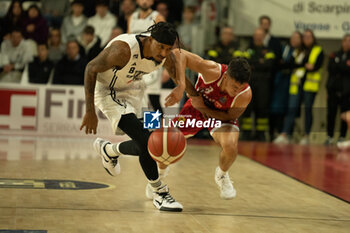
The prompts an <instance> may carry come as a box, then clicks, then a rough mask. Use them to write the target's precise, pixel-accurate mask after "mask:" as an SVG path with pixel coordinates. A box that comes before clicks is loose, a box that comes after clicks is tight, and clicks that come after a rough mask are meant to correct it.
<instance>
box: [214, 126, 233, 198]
mask: <svg viewBox="0 0 350 233" xmlns="http://www.w3.org/2000/svg"><path fill="white" fill-rule="evenodd" d="M211 133H212V137H213V139H214V141H215V142H216V143H218V144H219V145H220V146H221V149H222V150H221V152H220V157H219V166H218V167H217V168H216V171H215V182H216V183H217V185H218V186H219V189H220V192H221V193H220V197H221V198H223V199H232V198H234V197H235V196H236V190H235V189H234V187H233V185H232V181H231V180H230V177H229V174H228V170H229V168H230V167H231V166H232V164H233V162H234V161H235V160H236V158H237V154H238V152H237V144H238V137H239V131H238V128H237V127H236V126H235V125H233V124H225V125H223V126H222V127H220V128H219V129H216V130H215V131H214V130H213V131H212V132H211Z"/></svg>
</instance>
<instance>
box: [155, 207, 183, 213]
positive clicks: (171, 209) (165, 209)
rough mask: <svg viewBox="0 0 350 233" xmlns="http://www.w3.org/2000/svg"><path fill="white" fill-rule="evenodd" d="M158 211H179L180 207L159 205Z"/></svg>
mask: <svg viewBox="0 0 350 233" xmlns="http://www.w3.org/2000/svg"><path fill="white" fill-rule="evenodd" d="M159 210H160V211H168V212H181V211H182V209H181V208H168V207H160V209H159Z"/></svg>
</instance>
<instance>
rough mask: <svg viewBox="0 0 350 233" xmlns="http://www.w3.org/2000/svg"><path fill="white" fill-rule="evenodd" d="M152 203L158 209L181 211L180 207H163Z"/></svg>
mask: <svg viewBox="0 0 350 233" xmlns="http://www.w3.org/2000/svg"><path fill="white" fill-rule="evenodd" d="M153 205H154V207H156V208H157V209H158V210H160V211H167V212H181V211H182V208H169V207H164V206H162V207H159V206H157V205H156V204H154V202H153Z"/></svg>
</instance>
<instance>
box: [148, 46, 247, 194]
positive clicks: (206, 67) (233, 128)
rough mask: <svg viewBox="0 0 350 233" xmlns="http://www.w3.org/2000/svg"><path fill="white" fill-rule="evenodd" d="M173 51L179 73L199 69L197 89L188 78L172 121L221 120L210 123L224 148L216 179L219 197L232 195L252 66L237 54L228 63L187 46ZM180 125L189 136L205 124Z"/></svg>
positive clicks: (160, 166)
mask: <svg viewBox="0 0 350 233" xmlns="http://www.w3.org/2000/svg"><path fill="white" fill-rule="evenodd" d="M173 54H174V55H175V56H176V60H177V62H178V63H179V65H178V69H177V74H180V75H184V73H185V68H186V67H188V68H189V69H191V70H193V71H195V72H198V73H199V76H198V81H197V83H196V85H195V88H194V89H193V86H192V84H190V83H189V82H188V81H187V83H186V92H187V93H188V95H189V97H190V98H189V100H188V101H187V102H186V103H185V105H184V106H183V108H182V109H181V111H180V113H179V117H177V118H175V119H174V120H173V121H179V120H183V121H189V120H190V121H193V119H195V120H196V121H205V120H206V119H207V118H215V119H216V120H220V121H221V122H222V124H221V126H220V127H218V128H213V127H210V126H209V128H208V130H209V132H210V134H211V136H212V137H213V139H214V141H215V142H217V143H218V144H219V145H220V146H221V148H222V151H221V152H220V160H219V166H218V167H217V168H216V171H215V181H216V183H217V185H218V187H219V189H220V197H221V198H222V199H232V198H234V197H235V196H236V190H235V189H234V187H233V185H232V181H231V180H230V177H229V174H228V172H227V171H228V169H229V168H230V167H231V165H232V164H233V162H234V161H235V159H236V157H237V144H238V136H239V128H238V124H237V119H238V117H239V116H240V115H241V114H242V113H243V112H244V111H245V109H246V107H247V105H248V104H249V103H250V100H251V98H252V92H251V89H250V86H249V84H248V82H249V79H250V75H251V69H250V66H249V64H248V62H247V60H246V59H244V58H234V59H232V60H231V62H230V64H229V65H228V66H227V65H223V64H218V63H216V62H214V61H210V60H204V59H202V58H201V57H199V56H198V55H195V54H193V53H190V52H188V51H185V50H181V52H180V51H179V50H173ZM197 94H199V95H197ZM196 95H197V96H196ZM185 123H186V122H185ZM184 125H186V124H184ZM179 129H180V130H181V131H182V132H183V134H184V135H185V137H186V138H189V137H191V136H194V135H195V134H196V133H197V132H198V131H200V130H201V129H202V128H199V127H187V128H186V127H185V128H179ZM159 168H160V169H159V170H160V173H164V169H166V166H165V165H162V164H160V165H159ZM147 190H148V191H147ZM149 190H150V189H149V187H147V189H146V195H147V197H149Z"/></svg>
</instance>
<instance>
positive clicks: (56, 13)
mask: <svg viewBox="0 0 350 233" xmlns="http://www.w3.org/2000/svg"><path fill="white" fill-rule="evenodd" d="M41 9H42V13H43V15H44V17H45V19H46V21H47V22H48V24H49V26H50V27H54V28H59V27H61V24H62V20H63V17H64V16H65V15H66V13H67V12H69V9H70V3H69V0H59V1H58V0H41Z"/></svg>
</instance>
